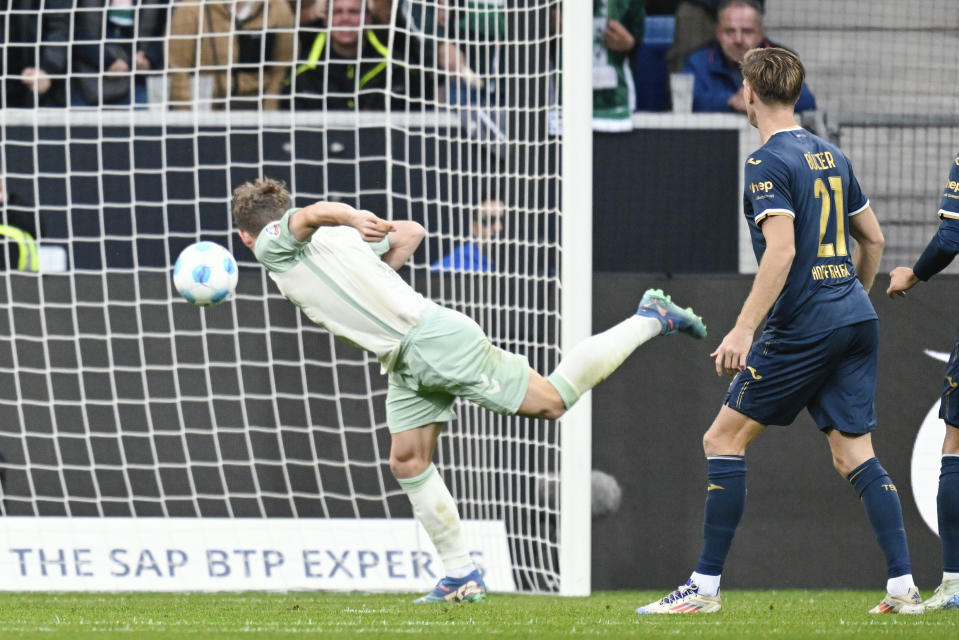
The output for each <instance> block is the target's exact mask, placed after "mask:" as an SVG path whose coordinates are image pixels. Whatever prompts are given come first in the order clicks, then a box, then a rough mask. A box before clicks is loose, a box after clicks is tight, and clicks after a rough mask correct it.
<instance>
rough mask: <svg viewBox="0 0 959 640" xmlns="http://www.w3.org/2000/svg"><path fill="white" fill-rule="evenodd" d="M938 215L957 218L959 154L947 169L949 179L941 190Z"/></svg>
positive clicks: (958, 206) (958, 216) (958, 209)
mask: <svg viewBox="0 0 959 640" xmlns="http://www.w3.org/2000/svg"><path fill="white" fill-rule="evenodd" d="M939 217H940V218H952V219H953V220H957V219H959V154H956V159H955V160H954V161H953V163H952V169H950V170H949V179H948V180H946V188H945V189H944V190H943V192H942V202H940V203H939Z"/></svg>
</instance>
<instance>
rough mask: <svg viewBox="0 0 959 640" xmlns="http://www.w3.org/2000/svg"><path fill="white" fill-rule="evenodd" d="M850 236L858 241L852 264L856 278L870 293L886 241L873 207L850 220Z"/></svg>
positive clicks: (867, 208)
mask: <svg viewBox="0 0 959 640" xmlns="http://www.w3.org/2000/svg"><path fill="white" fill-rule="evenodd" d="M849 235H851V236H852V237H853V238H855V239H856V248H855V249H853V252H852V264H853V266H854V267H855V268H856V277H857V278H859V282H861V283H862V286H863V288H864V289H865V290H866V291H867V292H868V291H869V290H870V289H871V288H872V283H873V281H874V280H875V279H876V271H878V270H879V260H880V259H881V258H882V249H883V247H885V246H886V239H885V238H884V237H883V235H882V229H880V228H879V220H877V219H876V214H875V213H873V211H872V207H866V208H865V209H863V210H862V211H860V212H859V213H857V214H856V215H854V216H852V217H851V218H849Z"/></svg>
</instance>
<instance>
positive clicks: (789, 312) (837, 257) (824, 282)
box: [743, 127, 877, 338]
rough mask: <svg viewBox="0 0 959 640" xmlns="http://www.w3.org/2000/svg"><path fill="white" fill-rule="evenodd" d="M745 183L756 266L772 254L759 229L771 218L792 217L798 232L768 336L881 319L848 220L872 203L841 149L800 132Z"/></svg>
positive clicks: (772, 147)
mask: <svg viewBox="0 0 959 640" xmlns="http://www.w3.org/2000/svg"><path fill="white" fill-rule="evenodd" d="M745 178H746V179H745V183H746V184H745V195H744V204H743V210H744V212H745V214H746V220H747V221H748V223H749V231H750V235H751V236H752V241H753V251H754V252H755V253H756V260H757V261H758V260H761V259H762V256H763V252H764V251H765V250H766V239H765V238H764V237H763V234H762V231H761V230H760V225H761V224H762V222H763V220H765V219H766V218H767V217H768V216H776V215H782V216H789V217H791V218H793V226H794V229H795V238H796V257H795V259H794V260H793V264H792V268H791V269H790V270H789V275H788V276H787V278H786V284H785V285H784V287H783V290H782V293H780V294H779V298H777V300H776V303H775V304H774V305H773V308H772V310H770V312H769V316H768V317H767V319H766V328H765V331H764V333H765V335H766V336H767V337H770V336H779V337H790V338H792V337H802V336H810V335H815V334H818V333H822V332H824V331H829V330H832V329H836V328H838V327H843V326H847V325H851V324H855V323H858V322H863V321H865V320H871V319H874V318H876V317H877V316H876V312H875V310H874V309H873V308H872V303H871V302H870V301H869V296H868V295H867V294H866V291H865V289H863V288H862V285H861V284H860V283H859V280H857V279H856V272H855V268H854V267H853V263H852V245H851V243H850V240H849V218H850V217H852V216H854V215H856V214H859V213H861V212H862V211H864V210H865V209H866V207H868V206H869V201H868V200H867V199H866V197H865V196H864V195H863V193H862V191H861V190H860V188H859V182H857V181H856V177H855V175H853V172H852V166H850V164H849V161H848V160H846V157H845V156H844V155H843V154H842V152H841V151H840V150H839V148H838V147H836V146H835V145H833V144H830V143H828V142H826V141H825V140H823V139H822V138H819V137H817V136H814V135H813V134H811V133H809V132H808V131H806V130H805V129H800V128H798V127H797V128H796V129H787V130H784V131H779V132H777V133H775V134H773V135H772V136H770V138H769V140H767V141H766V144H764V145H763V146H762V147H760V149H759V150H758V151H756V152H755V153H753V154H752V156H750V158H749V159H748V160H747V161H746V171H745Z"/></svg>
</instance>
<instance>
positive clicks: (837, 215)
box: [636, 47, 922, 613]
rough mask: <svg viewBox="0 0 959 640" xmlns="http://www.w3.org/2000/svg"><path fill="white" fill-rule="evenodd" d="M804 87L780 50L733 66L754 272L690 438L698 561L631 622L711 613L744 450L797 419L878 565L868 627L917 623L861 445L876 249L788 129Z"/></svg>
mask: <svg viewBox="0 0 959 640" xmlns="http://www.w3.org/2000/svg"><path fill="white" fill-rule="evenodd" d="M804 76H805V72H804V70H803V66H802V62H800V60H799V58H798V57H796V55H795V54H793V53H791V52H789V51H786V50H784V49H779V48H774V47H770V48H766V49H752V50H750V51H749V52H748V53H747V54H746V57H745V58H744V60H743V77H744V80H743V95H744V98H745V101H746V107H747V109H746V114H747V116H748V117H749V122H750V123H751V124H752V125H753V126H755V127H757V128H758V129H759V133H760V137H761V138H762V141H763V146H762V147H761V148H760V149H759V150H758V151H757V152H756V153H754V154H753V155H752V156H751V157H750V158H749V159H748V160H747V162H746V170H745V207H744V210H745V214H746V218H747V220H748V223H749V228H750V231H751V234H752V241H753V249H754V251H755V253H756V258H757V260H758V261H759V270H758V272H757V273H756V277H755V280H754V281H753V286H752V290H751V291H750V293H749V296H748V297H747V298H746V301H745V303H744V304H743V307H742V311H741V312H740V314H739V317H738V319H737V320H736V325H735V326H734V327H733V329H732V330H731V331H730V332H729V333H728V334H727V335H726V337H725V338H723V340H722V343H721V344H720V345H719V347H718V348H717V349H716V351H715V352H713V353H712V354H711V356H712V357H714V358H715V365H716V373H717V374H720V375H721V374H722V373H723V372H725V373H728V374H730V375H735V378H734V380H733V383H732V384H731V385H730V388H729V391H728V393H727V395H726V398H725V401H724V404H723V407H722V408H721V409H720V411H719V414H718V415H717V416H716V419H715V420H714V421H713V424H712V425H711V426H710V427H709V430H708V431H707V432H706V435H705V436H704V437H703V448H704V450H705V453H706V458H707V462H708V484H707V489H706V507H705V522H704V526H703V537H704V542H703V548H702V554H701V555H700V558H699V562H698V563H697V565H696V569H695V571H694V572H693V574H692V576H691V577H690V579H689V580H688V581H687V582H686V583H685V584H684V585H682V586H680V587H679V588H678V589H676V590H675V591H673V592H672V593H670V594H668V595H667V596H666V597H664V598H662V599H661V600H658V601H656V602H653V603H650V604H648V605H646V606H644V607H640V608H639V609H637V610H636V611H637V613H714V612H717V611H719V610H720V609H721V608H722V602H721V599H720V595H719V582H720V575H721V573H722V570H723V565H724V564H725V561H726V556H727V554H728V552H729V547H730V545H731V544H732V539H733V535H734V533H735V531H736V527H737V525H738V524H739V520H740V518H741V517H742V513H743V509H744V506H745V500H746V462H745V454H746V447H747V446H748V445H749V444H750V443H751V442H752V441H753V440H754V439H755V438H756V437H757V436H758V435H759V434H760V433H761V432H762V431H763V429H765V427H766V425H783V426H785V425H789V424H790V423H792V422H793V420H794V419H795V418H796V416H797V415H798V413H799V412H800V411H801V410H802V409H803V408H806V409H808V410H809V413H810V414H811V415H812V417H813V419H814V420H815V421H816V424H817V425H818V426H819V428H820V429H821V430H822V432H823V433H824V434H825V436H826V439H827V440H828V442H829V447H830V449H831V451H832V458H833V465H834V466H835V468H836V470H837V471H839V473H841V474H842V475H843V477H845V478H847V479H848V480H849V482H850V483H851V484H852V485H853V487H854V488H855V490H856V493H857V495H858V496H859V497H860V498H861V499H862V502H863V505H864V506H865V509H866V512H867V515H868V517H869V522H870V523H871V524H872V526H873V529H874V530H875V533H876V537H877V538H878V540H879V544H880V547H881V548H882V550H883V552H884V554H885V557H886V562H887V570H888V577H889V580H888V581H887V585H886V591H887V594H886V596H885V598H883V600H882V602H880V604H879V605H877V606H876V607H874V608H873V609H872V610H871V611H870V613H921V612H922V604H921V598H920V597H919V592H918V590H917V589H916V587H915V584H914V583H913V579H912V574H911V571H912V570H911V567H910V562H909V551H908V548H907V546H906V534H905V531H904V529H903V524H902V509H901V506H900V503H899V496H898V493H897V492H896V487H895V485H894V484H893V483H892V481H891V480H890V479H889V476H888V474H887V473H886V471H885V470H884V469H883V468H882V466H881V465H880V464H879V461H878V460H877V459H876V457H875V454H874V452H873V448H872V439H871V432H872V430H873V429H874V428H875V426H876V418H875V410H874V398H875V390H876V369H877V342H878V320H877V317H876V313H875V311H874V310H873V307H872V304H871V303H870V302H869V296H868V293H867V292H868V290H869V288H870V287H871V286H872V282H873V278H874V277H875V274H876V270H877V269H878V267H879V258H880V257H881V255H882V249H883V244H884V240H883V236H882V231H881V230H880V228H879V223H878V221H877V220H876V216H875V214H874V213H873V211H872V209H871V208H870V206H869V201H868V200H867V199H866V197H865V196H864V195H863V194H862V191H861V190H860V188H859V184H858V182H857V181H856V178H855V176H854V175H853V171H852V168H851V167H850V165H849V162H848V161H847V160H846V158H845V156H843V154H842V152H841V151H840V150H839V149H838V148H837V147H836V146H834V145H832V144H829V143H828V142H826V141H824V140H822V139H820V138H817V137H816V136H814V135H813V134H811V133H809V132H808V131H806V130H804V129H802V128H799V127H797V126H796V121H795V116H794V105H795V104H796V100H797V99H798V98H799V93H800V90H801V89H802V83H803V79H804ZM850 236H851V237H852V238H854V239H855V240H856V247H855V250H852V249H853V247H852V243H851V242H850ZM763 318H766V324H765V328H764V329H763V331H762V334H761V335H760V337H759V340H757V341H756V342H755V343H753V337H754V333H755V331H756V329H757V328H758V327H759V325H760V324H761V323H762V320H763Z"/></svg>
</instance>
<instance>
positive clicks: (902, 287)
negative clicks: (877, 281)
mask: <svg viewBox="0 0 959 640" xmlns="http://www.w3.org/2000/svg"><path fill="white" fill-rule="evenodd" d="M917 282H919V278H917V277H916V274H915V273H914V272H913V270H912V269H910V268H909V267H896V268H895V269H893V270H892V271H890V272H889V288H888V289H886V295H887V296H889V297H890V298H895V297H896V296H899V297H900V298H902V297H904V296H905V295H906V291H907V290H909V289H912V288H913V287H914V286H916V283H917Z"/></svg>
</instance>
